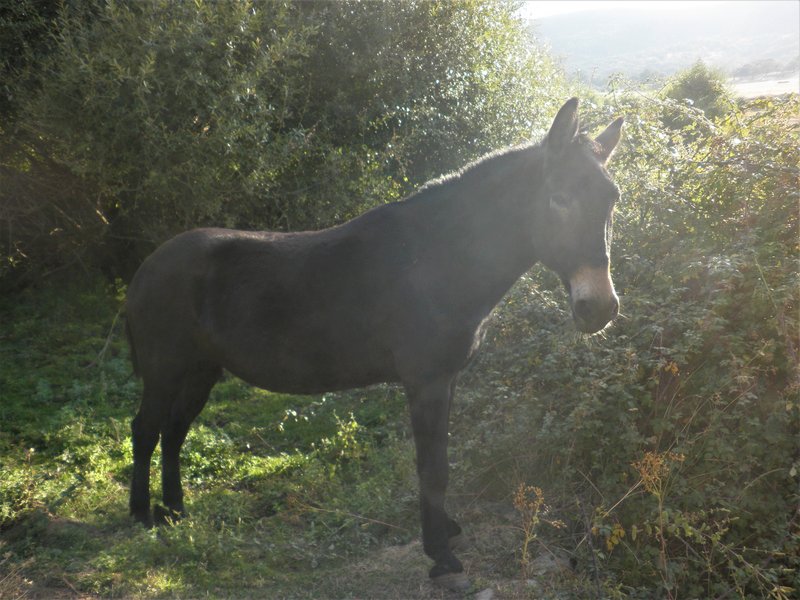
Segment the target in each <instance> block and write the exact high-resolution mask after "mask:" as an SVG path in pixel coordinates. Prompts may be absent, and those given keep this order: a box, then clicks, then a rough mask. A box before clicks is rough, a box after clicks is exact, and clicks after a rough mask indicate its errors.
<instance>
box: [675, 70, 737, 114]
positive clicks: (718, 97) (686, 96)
mask: <svg viewBox="0 0 800 600" xmlns="http://www.w3.org/2000/svg"><path fill="white" fill-rule="evenodd" d="M663 97H664V98H670V99H672V100H675V101H677V102H679V103H688V104H690V105H691V106H692V107H693V108H696V109H699V110H702V111H703V112H704V113H705V116H706V117H707V118H709V119H714V118H717V117H719V116H721V115H724V114H726V113H727V112H728V110H729V109H730V107H731V105H732V103H733V101H732V99H731V92H730V90H729V89H728V87H727V86H726V84H725V77H724V75H723V74H722V72H721V71H718V70H716V69H713V68H711V67H709V66H707V65H706V64H705V63H704V62H703V61H702V60H698V61H697V62H696V63H695V64H694V65H692V67H690V68H689V69H686V70H685V71H681V72H680V73H678V74H677V75H676V76H675V77H674V78H673V79H672V80H671V81H670V82H669V83H668V84H667V85H666V87H665V88H664V90H663ZM681 124H684V122H683V121H682V122H681Z"/></svg>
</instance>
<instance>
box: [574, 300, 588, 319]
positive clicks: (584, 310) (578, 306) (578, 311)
mask: <svg viewBox="0 0 800 600" xmlns="http://www.w3.org/2000/svg"><path fill="white" fill-rule="evenodd" d="M572 310H573V311H574V312H575V316H576V317H578V318H579V319H583V320H584V321H588V320H589V319H590V317H591V316H592V315H591V313H592V307H591V305H590V304H589V301H588V300H584V299H583V298H581V299H580V300H576V301H575V305H574V306H573V307H572Z"/></svg>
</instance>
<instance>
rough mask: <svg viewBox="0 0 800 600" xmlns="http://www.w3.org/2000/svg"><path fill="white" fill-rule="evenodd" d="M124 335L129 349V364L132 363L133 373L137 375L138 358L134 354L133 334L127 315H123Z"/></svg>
mask: <svg viewBox="0 0 800 600" xmlns="http://www.w3.org/2000/svg"><path fill="white" fill-rule="evenodd" d="M125 337H126V338H128V347H129V348H130V349H131V364H132V365H133V374H134V375H136V376H137V377H138V376H139V359H138V358H137V356H136V346H135V345H134V344H133V335H132V334H131V321H130V319H129V318H128V316H127V315H126V316H125Z"/></svg>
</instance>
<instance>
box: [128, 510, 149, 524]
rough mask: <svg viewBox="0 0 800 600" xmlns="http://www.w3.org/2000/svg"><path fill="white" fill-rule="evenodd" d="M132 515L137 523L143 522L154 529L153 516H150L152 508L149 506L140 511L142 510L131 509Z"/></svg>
mask: <svg viewBox="0 0 800 600" xmlns="http://www.w3.org/2000/svg"><path fill="white" fill-rule="evenodd" d="M131 516H132V517H133V519H134V521H136V522H137V523H141V524H142V525H144V526H145V527H146V528H147V529H152V528H153V518H152V517H151V516H150V509H149V508H148V509H147V510H145V511H140V510H136V511H133V510H132V511H131Z"/></svg>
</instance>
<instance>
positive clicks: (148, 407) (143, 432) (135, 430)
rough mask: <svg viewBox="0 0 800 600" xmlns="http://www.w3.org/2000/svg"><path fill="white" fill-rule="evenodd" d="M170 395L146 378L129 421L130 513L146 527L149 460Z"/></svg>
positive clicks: (148, 523) (148, 507)
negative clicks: (136, 409) (135, 409)
mask: <svg viewBox="0 0 800 600" xmlns="http://www.w3.org/2000/svg"><path fill="white" fill-rule="evenodd" d="M170 402H171V394H170V393H169V392H166V391H163V390H161V389H160V388H158V387H157V386H154V385H152V384H148V383H147V382H146V381H145V384H144V392H143V393H142V404H141V406H140V407H139V412H138V413H137V414H136V416H135V417H134V418H133V421H132V422H131V434H132V435H131V441H132V444H133V478H132V479H131V496H130V511H131V515H133V517H134V518H135V519H136V520H137V521H139V522H140V523H143V524H144V525H146V526H148V527H149V526H151V525H152V524H153V521H152V519H151V518H150V459H151V458H152V456H153V451H154V450H155V448H156V444H157V443H158V436H159V429H160V427H161V420H162V415H163V414H164V411H165V408H166V407H168V406H169V404H170Z"/></svg>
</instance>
